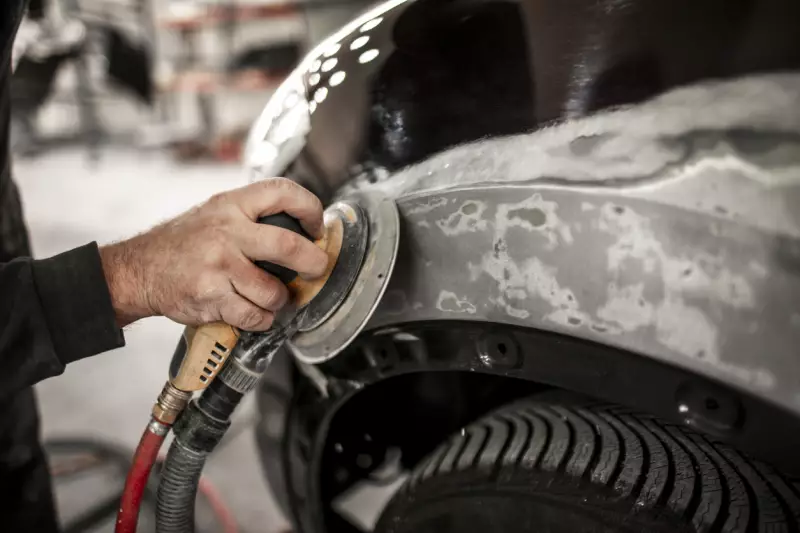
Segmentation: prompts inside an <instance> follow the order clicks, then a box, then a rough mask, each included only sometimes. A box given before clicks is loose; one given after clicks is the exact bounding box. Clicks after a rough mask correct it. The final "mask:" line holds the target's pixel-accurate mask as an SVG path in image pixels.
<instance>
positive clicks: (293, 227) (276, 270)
mask: <svg viewBox="0 0 800 533" xmlns="http://www.w3.org/2000/svg"><path fill="white" fill-rule="evenodd" d="M258 223H259V224H266V225H268V226H275V227H276V228H282V229H286V230H289V231H293V232H295V233H297V234H298V235H300V236H301V237H304V238H306V239H308V240H309V241H312V242H313V241H314V239H312V238H311V236H310V235H309V234H308V233H306V232H305V230H304V229H303V227H302V226H301V225H300V222H298V221H297V219H296V218H294V217H292V216H290V215H287V214H286V213H276V214H274V215H267V216H264V217H261V218H259V219H258ZM256 265H258V266H259V267H260V268H261V269H263V270H264V271H266V272H267V273H269V274H272V275H273V276H275V277H276V278H278V279H279V280H281V283H283V284H284V285H288V284H289V283H291V282H292V281H294V279H295V278H296V277H297V272H295V271H294V270H292V269H290V268H286V267H284V266H281V265H276V264H275V263H270V262H269V261H256Z"/></svg>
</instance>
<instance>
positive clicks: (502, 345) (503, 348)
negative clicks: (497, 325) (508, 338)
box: [497, 342, 508, 355]
mask: <svg viewBox="0 0 800 533" xmlns="http://www.w3.org/2000/svg"><path fill="white" fill-rule="evenodd" d="M497 351H498V352H500V353H501V354H502V355H505V354H506V353H508V346H506V343H504V342H500V343H498V344H497Z"/></svg>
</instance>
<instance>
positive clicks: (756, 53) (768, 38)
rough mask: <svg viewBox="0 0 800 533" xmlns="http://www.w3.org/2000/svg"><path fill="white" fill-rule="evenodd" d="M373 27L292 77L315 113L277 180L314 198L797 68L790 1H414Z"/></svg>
mask: <svg viewBox="0 0 800 533" xmlns="http://www.w3.org/2000/svg"><path fill="white" fill-rule="evenodd" d="M375 20H376V21H377V22H378V23H377V24H376V25H374V26H372V25H371V24H367V25H366V26H362V27H361V28H360V29H355V30H354V31H352V32H350V33H349V34H348V35H346V36H345V37H343V38H342V39H340V40H339V41H338V42H332V43H330V45H331V46H330V47H329V48H328V49H327V51H326V52H324V53H323V55H322V56H321V57H320V62H319V63H318V64H317V66H316V67H317V68H313V67H312V69H311V71H309V72H308V73H306V76H305V82H306V87H307V90H308V96H309V98H310V99H312V100H314V99H316V100H317V101H316V102H315V104H314V106H315V109H314V111H313V113H312V116H311V132H310V134H309V136H308V143H307V145H306V148H305V149H304V150H303V152H302V154H301V155H300V157H299V158H298V159H297V161H296V162H295V163H294V164H293V166H292V168H291V169H290V170H289V172H288V174H289V175H290V176H291V177H293V178H295V179H297V180H298V181H300V182H301V183H304V184H306V185H307V186H309V187H310V188H311V189H313V190H314V191H315V192H317V193H318V194H320V195H321V196H323V197H330V195H332V194H333V193H334V192H335V190H336V189H337V188H338V187H339V186H341V185H342V184H343V183H345V182H346V181H347V180H348V179H350V178H353V177H355V176H359V175H363V176H366V177H367V178H368V179H371V180H380V179H381V178H382V176H384V175H385V174H386V172H391V171H393V170H396V169H398V168H400V167H403V166H406V165H409V164H411V163H415V162H418V161H420V160H421V159H423V158H425V157H427V156H429V155H430V154H433V153H435V152H437V151H440V150H442V149H444V148H446V147H449V146H453V145H455V144H459V143H463V142H467V141H471V140H475V139H478V138H482V137H490V136H497V135H505V134H512V133H518V132H523V131H528V130H532V129H536V128H540V127H542V126H544V125H547V124H549V123H552V122H554V121H561V120H565V119H570V118H575V117H580V116H584V115H587V114H590V113H592V112H595V111H598V110H601V109H606V108H609V107H613V106H619V105H624V104H631V103H636V102H639V101H642V100H644V99H647V98H650V97H652V96H655V95H658V94H660V93H662V92H664V91H666V90H668V89H670V88H673V87H676V86H679V85H684V84H688V83H693V82H697V81H699V80H704V79H712V78H732V77H736V76H741V75H747V74H751V73H761V72H769V71H780V70H796V69H798V68H800V32H798V31H797V27H798V25H800V2H797V1H796V0H660V1H640V0H550V1H541V0H519V1H518V2H509V1H498V0H416V1H407V2H404V3H399V4H398V5H396V6H395V7H393V8H392V9H389V10H388V11H386V12H385V13H383V14H382V15H381V16H380V17H378V18H376V19H375ZM365 39H366V42H363V41H364V40H365ZM365 52H370V54H374V57H372V58H371V59H369V60H368V61H365V60H364V59H366V57H364V56H363V54H364V53H365ZM367 57H369V56H367ZM326 62H327V64H326ZM337 73H344V74H343V75H342V74H337ZM334 76H335V77H334ZM342 76H344V78H343V79H342ZM317 77H318V78H317ZM332 79H333V80H335V81H338V83H336V84H332V83H331V80H332ZM320 90H322V92H320Z"/></svg>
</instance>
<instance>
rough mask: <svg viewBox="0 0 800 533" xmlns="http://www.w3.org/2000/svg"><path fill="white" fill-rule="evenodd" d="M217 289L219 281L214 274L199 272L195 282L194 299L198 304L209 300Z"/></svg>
mask: <svg viewBox="0 0 800 533" xmlns="http://www.w3.org/2000/svg"><path fill="white" fill-rule="evenodd" d="M219 287H220V281H219V279H218V277H217V275H216V274H213V273H210V272H206V271H204V272H201V273H200V274H199V275H198V276H197V280H196V281H195V290H194V293H195V299H196V300H197V301H199V302H203V301H208V300H211V299H213V297H214V294H215V293H216V292H217V291H218V290H219Z"/></svg>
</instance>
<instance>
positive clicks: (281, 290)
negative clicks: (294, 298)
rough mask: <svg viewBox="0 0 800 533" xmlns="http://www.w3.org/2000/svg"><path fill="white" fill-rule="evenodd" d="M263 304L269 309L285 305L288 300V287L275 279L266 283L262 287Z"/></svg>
mask: <svg viewBox="0 0 800 533" xmlns="http://www.w3.org/2000/svg"><path fill="white" fill-rule="evenodd" d="M261 291H262V292H261V304H262V306H263V307H266V308H268V309H277V308H280V307H283V305H284V304H285V303H286V300H287V294H286V293H287V291H286V288H285V287H284V286H283V285H282V284H281V283H279V282H277V281H275V280H269V281H268V282H266V283H264V285H263V287H262V289H261Z"/></svg>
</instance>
